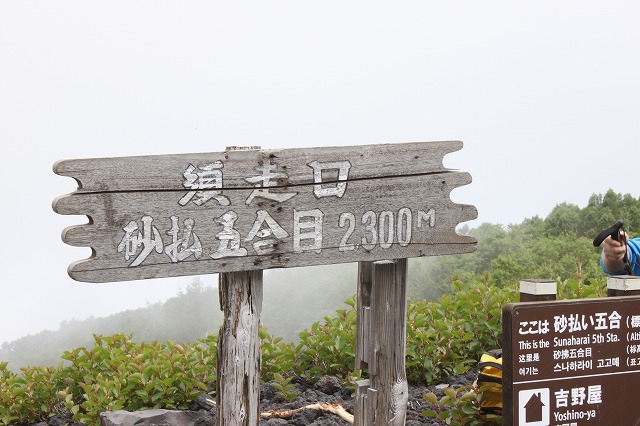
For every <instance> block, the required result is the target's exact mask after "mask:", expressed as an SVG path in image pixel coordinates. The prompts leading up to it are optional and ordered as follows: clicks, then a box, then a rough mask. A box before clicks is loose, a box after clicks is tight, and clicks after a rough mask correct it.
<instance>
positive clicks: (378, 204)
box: [53, 143, 477, 282]
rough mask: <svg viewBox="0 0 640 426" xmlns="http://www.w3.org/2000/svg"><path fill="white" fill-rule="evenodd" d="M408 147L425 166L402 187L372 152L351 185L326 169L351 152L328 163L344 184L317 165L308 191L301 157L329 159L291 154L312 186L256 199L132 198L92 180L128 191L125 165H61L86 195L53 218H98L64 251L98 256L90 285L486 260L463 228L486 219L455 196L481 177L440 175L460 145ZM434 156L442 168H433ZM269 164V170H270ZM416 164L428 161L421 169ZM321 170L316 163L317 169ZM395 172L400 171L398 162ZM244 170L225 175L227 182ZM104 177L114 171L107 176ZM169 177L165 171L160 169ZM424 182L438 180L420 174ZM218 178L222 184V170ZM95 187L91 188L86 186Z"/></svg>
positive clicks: (89, 270) (207, 195)
mask: <svg viewBox="0 0 640 426" xmlns="http://www.w3.org/2000/svg"><path fill="white" fill-rule="evenodd" d="M409 145H410V146H408V147H407V149H408V150H409V151H408V152H410V153H411V156H410V158H413V159H414V161H413V162H411V161H410V160H409V159H408V157H407V155H406V153H404V152H402V153H399V154H398V156H399V158H401V159H402V158H404V159H405V160H406V161H407V162H409V165H408V166H407V167H405V168H403V169H402V170H400V171H396V174H397V173H401V174H402V175H401V176H393V177H389V176H387V175H381V176H378V177H372V176H374V173H381V172H384V173H387V172H389V170H387V169H386V168H385V167H382V166H380V164H381V163H380V160H379V159H377V157H375V156H371V153H370V152H363V153H361V154H360V153H359V154H357V155H355V154H353V153H351V155H352V156H354V158H355V159H354V160H349V161H350V164H351V166H350V168H349V172H348V174H345V173H343V172H344V170H341V169H340V165H339V164H338V163H336V162H334V163H331V162H326V161H325V160H327V159H328V160H332V159H335V158H343V157H339V156H338V155H343V154H344V152H343V151H340V152H339V153H337V154H336V153H334V154H333V156H330V155H329V154H326V153H325V154H324V156H323V157H322V158H321V159H322V161H323V162H324V164H329V166H330V168H333V169H332V170H330V171H328V174H329V175H332V173H333V175H332V176H333V177H331V176H328V175H326V174H325V171H322V172H321V173H320V177H318V176H316V178H317V179H319V182H320V183H318V182H316V181H314V180H313V179H314V178H313V172H312V171H311V168H310V167H309V166H308V165H307V164H303V165H302V167H303V168H304V167H306V169H307V170H306V171H305V176H306V178H305V179H306V180H304V179H302V173H301V172H300V171H296V164H297V163H296V161H297V162H299V161H301V160H300V157H301V156H302V157H304V161H308V160H311V159H312V158H315V157H312V154H316V153H317V154H318V155H320V154H321V153H323V152H324V151H322V150H312V149H309V150H306V151H308V152H306V151H305V150H292V151H295V152H293V153H288V151H282V152H283V153H288V154H287V155H285V154H283V153H280V154H279V155H281V157H277V158H278V161H280V159H282V161H285V160H287V161H288V159H289V158H290V157H295V161H294V160H291V162H290V163H287V164H289V165H287V166H286V169H287V170H288V173H289V172H291V173H290V176H291V175H293V176H299V177H300V178H299V179H294V180H297V181H298V182H301V183H299V184H297V185H292V184H291V183H290V181H291V179H289V180H287V183H286V185H285V186H280V187H273V186H269V184H267V183H266V182H265V181H262V182H258V181H257V180H256V181H253V182H254V183H255V184H256V185H258V186H254V187H248V186H247V185H248V182H246V181H245V182H244V183H243V184H242V185H240V186H239V187H233V186H229V187H227V183H228V180H227V175H226V174H225V175H224V185H225V186H224V188H222V189H218V188H207V189H200V188H193V187H190V188H185V186H182V183H183V181H181V180H180V179H178V184H174V185H173V186H167V185H165V186H164V187H163V189H159V188H157V187H156V186H155V185H156V183H154V180H153V179H145V178H144V177H143V176H134V177H131V176H129V177H127V178H126V179H124V182H126V183H124V184H122V185H121V186H119V185H120V183H115V182H111V181H110V180H109V179H107V181H105V182H103V185H102V186H101V185H100V184H98V183H97V180H96V179H93V180H91V179H89V176H93V175H91V173H89V171H88V169H89V165H90V164H94V166H95V167H96V168H97V169H96V170H94V172H95V175H98V176H110V177H111V178H112V179H113V180H117V179H115V178H113V176H114V175H115V172H114V170H115V169H116V168H118V167H120V168H121V169H122V166H118V167H116V166H115V165H114V164H115V163H117V161H115V160H113V159H109V161H108V163H109V164H110V166H109V167H107V166H105V165H104V164H102V165H101V160H99V161H97V162H95V163H92V162H91V161H94V160H71V161H69V162H60V163H58V164H57V169H58V170H57V171H58V172H61V173H69V175H70V176H71V175H73V174H74V173H78V175H77V176H79V177H77V179H78V180H79V181H80V182H81V189H80V190H79V191H76V192H74V193H72V194H69V195H66V196H62V197H59V198H57V199H56V200H55V201H54V205H53V207H54V210H55V211H56V212H58V213H60V214H68V215H87V216H89V218H90V220H89V223H88V224H85V225H78V226H73V227H69V228H67V229H65V230H64V231H63V235H62V238H63V241H65V242H66V243H67V244H70V245H73V246H81V247H82V246H86V247H91V248H92V250H93V255H92V257H91V258H89V259H86V260H81V261H78V262H75V263H73V264H72V265H71V266H70V267H69V275H70V276H71V277H72V278H74V279H76V280H78V281H86V282H108V281H127V280H138V279H147V278H159V277H170V276H184V275H204V274H212V273H219V272H233V271H248V270H257V269H270V268H283V267H297V266H307V265H321V264H332V263H344V262H356V261H375V260H382V259H390V258H409V257H420V256H431V255H441V254H453V253H466V252H470V251H473V250H475V245H476V240H475V239H473V238H471V237H466V236H460V235H458V234H457V233H456V232H455V227H456V226H457V225H458V224H459V223H461V222H465V221H468V220H472V219H475V218H476V217H477V211H476V209H475V207H473V206H469V205H463V204H456V203H453V202H452V201H451V200H450V197H449V195H450V193H451V191H452V190H453V189H455V188H457V187H459V186H462V185H466V184H468V183H470V182H471V176H470V175H469V174H468V173H465V172H457V171H447V170H445V171H441V172H437V173H436V172H433V170H437V169H440V168H442V167H441V164H440V163H441V160H442V158H441V157H442V155H444V153H445V152H447V151H451V150H452V149H454V148H457V147H458V145H457V144H452V145H451V146H449V145H446V144H442V143H438V144H435V145H433V146H432V145H431V144H429V143H423V144H409ZM376 147H377V146H376ZM382 147H385V149H386V151H385V150H382V148H377V150H374V151H375V152H378V153H379V152H381V151H384V152H385V153H387V154H385V155H387V156H389V155H388V151H389V149H388V146H382ZM393 147H397V145H393ZM434 147H435V148H434ZM419 148H421V150H420V149H419ZM352 149H353V147H352ZM372 149H373V148H372ZM298 151H300V152H298ZM303 151H305V154H304V155H302V154H301V152H303ZM431 151H433V153H432V154H433V158H435V159H436V160H437V161H427V159H426V158H427V157H429V155H428V154H429V153H431ZM266 152H269V151H266ZM252 153H262V151H227V153H226V154H228V155H229V157H230V159H231V160H238V161H239V160H240V159H239V158H235V157H234V156H235V155H239V154H252ZM294 154H295V155H294ZM261 155H262V156H261V157H260V158H262V160H260V161H264V159H263V154H261ZM345 155H346V154H345ZM132 158H135V157H132ZM145 158H147V157H145ZM170 158H173V156H171V157H170ZM274 158H276V157H272V158H271V159H268V161H273V162H272V163H271V165H272V166H273V165H274V163H275V160H274ZM416 158H417V159H418V160H422V161H421V162H416V161H417V160H415V159H416ZM430 158H431V157H430ZM356 159H357V161H356ZM129 160H130V159H126V161H125V163H127V164H128V163H129ZM165 160H166V159H165ZM105 161H106V160H105ZM157 161H160V159H157ZM314 161H317V160H312V161H310V163H313V162H314ZM391 163H393V164H394V165H395V166H398V167H399V165H398V163H397V162H396V161H395V160H393V161H391ZM78 164H80V165H82V167H77V166H78ZM235 164H236V163H234V162H230V163H229V164H228V167H227V165H225V173H226V170H227V168H228V169H229V170H231V169H232V166H233V165H235ZM262 164H264V162H263V163H262ZM279 164H281V163H279ZM438 164H440V166H439V167H437V165H438ZM356 165H359V166H361V167H356ZM71 166H76V168H73V167H71ZM100 167H103V168H104V167H106V170H107V171H108V173H106V172H105V169H100ZM372 167H379V169H378V170H374V169H371V168H372ZM129 168H130V165H128V166H127V167H124V170H125V172H123V173H124V175H126V173H128V172H129V171H130V169H129ZM85 169H86V170H85ZM158 169H159V170H164V169H166V166H164V165H161V164H159V165H158ZM254 169H255V167H254ZM418 170H423V171H425V170H428V172H425V173H422V174H412V173H414V172H416V171H418ZM81 171H82V172H81ZM209 172H211V173H213V175H215V174H217V173H218V172H220V169H215V168H213V169H212V170H209ZM254 172H255V170H254ZM105 173H106V174H105ZM203 173H204V172H203ZM194 174H197V173H196V172H195V171H194ZM309 175H311V176H312V178H311V181H309V177H308V176H309ZM191 177H193V176H191ZM343 178H344V179H343ZM87 179H89V180H88V181H87ZM332 179H333V180H332ZM277 180H278V181H279V180H281V179H280V178H278V179H277ZM85 181H86V182H89V184H88V185H85ZM101 187H102V188H103V189H102V190H100V189H99V188H101ZM114 187H116V188H118V189H117V190H114V189H113V188H114ZM178 187H180V188H179V189H178ZM142 188H147V189H142Z"/></svg>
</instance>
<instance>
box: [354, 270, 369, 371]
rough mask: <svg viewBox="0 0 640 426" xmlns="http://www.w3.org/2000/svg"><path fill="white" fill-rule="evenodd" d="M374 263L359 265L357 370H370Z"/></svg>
mask: <svg viewBox="0 0 640 426" xmlns="http://www.w3.org/2000/svg"><path fill="white" fill-rule="evenodd" d="M372 272H373V262H359V263H358V289H357V298H356V302H357V305H356V309H357V321H356V324H357V325H356V369H358V370H366V369H367V368H369V357H370V354H371V350H370V346H371V345H370V338H371V284H372V283H371V274H372Z"/></svg>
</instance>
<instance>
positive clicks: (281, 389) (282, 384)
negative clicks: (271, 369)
mask: <svg viewBox="0 0 640 426" xmlns="http://www.w3.org/2000/svg"><path fill="white" fill-rule="evenodd" d="M273 378H274V383H273V385H272V386H273V387H274V388H276V389H277V390H278V395H280V397H281V398H282V399H284V400H285V401H287V402H292V401H293V400H294V399H296V397H297V396H298V391H297V390H296V389H295V387H294V385H293V383H291V377H284V376H283V375H282V374H280V373H274V375H273Z"/></svg>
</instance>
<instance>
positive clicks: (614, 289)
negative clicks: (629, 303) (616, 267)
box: [607, 275, 640, 297]
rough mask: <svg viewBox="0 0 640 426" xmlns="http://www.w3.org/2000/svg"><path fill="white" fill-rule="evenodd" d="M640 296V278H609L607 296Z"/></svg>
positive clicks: (626, 276)
mask: <svg viewBox="0 0 640 426" xmlns="http://www.w3.org/2000/svg"><path fill="white" fill-rule="evenodd" d="M637 295H640V277H637V276H635V275H612V276H609V277H608V278H607V296H609V297H613V296H637Z"/></svg>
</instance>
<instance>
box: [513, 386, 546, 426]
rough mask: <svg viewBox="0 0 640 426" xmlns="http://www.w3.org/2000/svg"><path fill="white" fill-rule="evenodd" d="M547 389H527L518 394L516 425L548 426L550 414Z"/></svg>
mask: <svg viewBox="0 0 640 426" xmlns="http://www.w3.org/2000/svg"><path fill="white" fill-rule="evenodd" d="M549 394H550V392H549V389H548V388H543V389H528V390H522V391H520V392H519V393H518V425H521V426H548V425H549V424H550V423H549V422H550V417H551V413H550V412H549V411H550V405H549Z"/></svg>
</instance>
